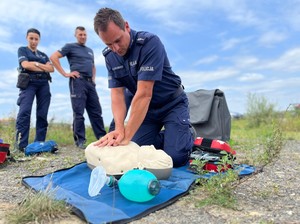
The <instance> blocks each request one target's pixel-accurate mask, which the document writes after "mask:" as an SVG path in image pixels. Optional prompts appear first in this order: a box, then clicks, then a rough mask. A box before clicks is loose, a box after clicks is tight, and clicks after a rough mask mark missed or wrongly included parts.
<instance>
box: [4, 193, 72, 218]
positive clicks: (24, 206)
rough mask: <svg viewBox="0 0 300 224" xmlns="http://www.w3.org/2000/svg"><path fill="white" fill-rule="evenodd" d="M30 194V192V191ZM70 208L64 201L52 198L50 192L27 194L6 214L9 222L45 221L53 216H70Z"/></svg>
mask: <svg viewBox="0 0 300 224" xmlns="http://www.w3.org/2000/svg"><path fill="white" fill-rule="evenodd" d="M31 194H32V193H31ZM70 215H71V208H70V207H68V206H67V205H66V203H65V202H64V201H58V200H54V199H52V196H51V192H47V193H46V194H45V193H41V192H38V193H37V194H35V195H27V197H26V198H25V199H24V200H23V201H22V202H21V204H20V206H18V207H17V209H15V210H13V211H11V212H10V213H9V214H8V215H7V217H6V218H7V221H8V223H11V224H22V223H29V222H30V223H46V222H49V223H50V222H51V221H52V220H53V219H54V218H62V217H64V218H66V217H70Z"/></svg>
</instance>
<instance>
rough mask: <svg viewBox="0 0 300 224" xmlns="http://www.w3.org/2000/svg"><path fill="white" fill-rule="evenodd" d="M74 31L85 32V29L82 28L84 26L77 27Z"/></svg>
mask: <svg viewBox="0 0 300 224" xmlns="http://www.w3.org/2000/svg"><path fill="white" fill-rule="evenodd" d="M76 30H81V31H85V28H84V26H77V27H76V29H75V31H76Z"/></svg>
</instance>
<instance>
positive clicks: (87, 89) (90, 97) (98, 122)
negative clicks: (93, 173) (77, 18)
mask: <svg viewBox="0 0 300 224" xmlns="http://www.w3.org/2000/svg"><path fill="white" fill-rule="evenodd" d="M75 37H76V39H77V43H67V44H65V46H64V47H63V48H62V49H60V50H58V51H56V52H54V53H53V54H52V55H51V57H50V59H51V61H52V63H53V65H54V67H55V68H56V70H57V71H58V72H59V73H60V74H62V75H63V76H64V77H66V78H70V80H69V88H70V95H71V104H72V109H73V136H74V141H75V144H76V146H77V147H79V148H82V149H84V148H85V145H84V144H85V142H86V138H85V125H84V116H83V114H84V109H86V111H87V113H88V116H89V119H90V122H91V126H92V129H93V131H94V134H95V137H96V138H97V139H99V138H100V137H101V136H104V135H105V134H106V131H105V129H104V122H103V118H102V108H101V105H100V102H99V97H98V94H97V92H96V87H95V76H96V68H95V65H94V53H93V50H92V49H90V48H89V47H87V46H86V45H85V43H86V40H87V34H86V30H85V28H84V27H82V26H78V27H76V29H75ZM64 56H66V57H67V59H68V62H69V65H70V72H69V73H68V72H66V71H64V69H63V68H62V66H61V64H60V61H59V59H60V58H62V57H64Z"/></svg>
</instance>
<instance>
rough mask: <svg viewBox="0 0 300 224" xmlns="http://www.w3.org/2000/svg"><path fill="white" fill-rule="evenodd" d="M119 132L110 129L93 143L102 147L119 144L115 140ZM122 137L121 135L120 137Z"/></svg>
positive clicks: (118, 136)
mask: <svg viewBox="0 0 300 224" xmlns="http://www.w3.org/2000/svg"><path fill="white" fill-rule="evenodd" d="M120 137H121V134H120V133H119V132H117V131H112V132H110V133H108V134H106V135H105V136H103V137H102V138H100V139H99V140H98V141H97V142H95V143H94V146H98V147H103V146H117V145H119V144H118V143H117V142H116V139H120ZM121 138H123V137H121Z"/></svg>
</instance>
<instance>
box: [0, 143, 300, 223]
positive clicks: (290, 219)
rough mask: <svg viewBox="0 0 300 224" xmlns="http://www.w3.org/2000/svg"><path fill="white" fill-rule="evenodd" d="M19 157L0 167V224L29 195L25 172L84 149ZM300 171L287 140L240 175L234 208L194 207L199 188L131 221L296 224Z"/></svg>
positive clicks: (60, 164) (48, 167)
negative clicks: (258, 167)
mask: <svg viewBox="0 0 300 224" xmlns="http://www.w3.org/2000/svg"><path fill="white" fill-rule="evenodd" d="M23 158H24V157H23ZM23 158H20V161H19V162H14V163H10V164H8V165H7V166H6V167H2V168H1V169H0V175H1V181H0V224H2V223H3V224H4V223H6V222H5V219H4V215H5V213H6V212H7V211H10V210H11V209H14V208H15V206H16V205H17V204H18V203H19V202H20V201H21V200H22V199H23V198H24V196H25V195H27V194H29V190H28V189H27V188H25V187H24V186H22V185H21V183H20V182H21V178H22V177H23V176H28V175H43V174H47V173H50V172H52V171H55V170H57V169H60V168H65V167H69V166H71V165H73V164H76V163H79V162H81V161H83V160H84V153H83V151H82V150H79V149H77V148H75V147H61V149H60V150H59V152H58V154H57V155H53V156H50V157H49V156H48V157H43V156H39V157H34V158H31V160H29V161H26V160H25V161H22V160H23ZM41 160H42V162H41ZM21 161H22V162H21ZM41 164H42V165H41ZM299 172H300V141H288V142H287V143H286V144H285V146H284V148H283V150H282V151H281V154H280V157H279V159H278V160H277V161H275V162H273V163H272V164H269V165H267V166H265V167H264V169H263V172H261V173H258V174H256V175H253V176H252V177H250V178H244V179H242V180H241V182H240V183H239V184H238V186H237V188H236V190H235V193H236V195H237V199H238V210H230V209H225V208H221V207H218V206H209V207H204V208H197V207H196V206H195V202H196V199H197V197H201V192H198V193H197V194H194V195H187V196H185V197H183V198H181V199H180V200H178V201H177V202H176V203H174V204H172V205H170V206H168V207H166V208H164V209H162V210H159V211H157V212H154V213H151V214H150V215H148V216H146V217H144V218H142V219H139V220H136V221H134V222H132V223H134V224H135V223H137V224H138V223H142V224H144V223H145V224H146V223H147V224H148V223H149V224H154V223H162V224H167V223H170V224H171V223H172V224H174V223H197V224H199V223H206V224H209V223H214V224H215V223H232V224H236V223H243V224H244V223H280V224H281V223H286V224H296V223H299V224H300V187H299V186H300V175H299ZM51 223H60V224H69V223H70V224H71V223H72V224H83V223H85V222H83V221H81V220H79V219H78V218H77V217H76V216H72V217H71V218H68V219H66V220H53V222H51Z"/></svg>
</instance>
